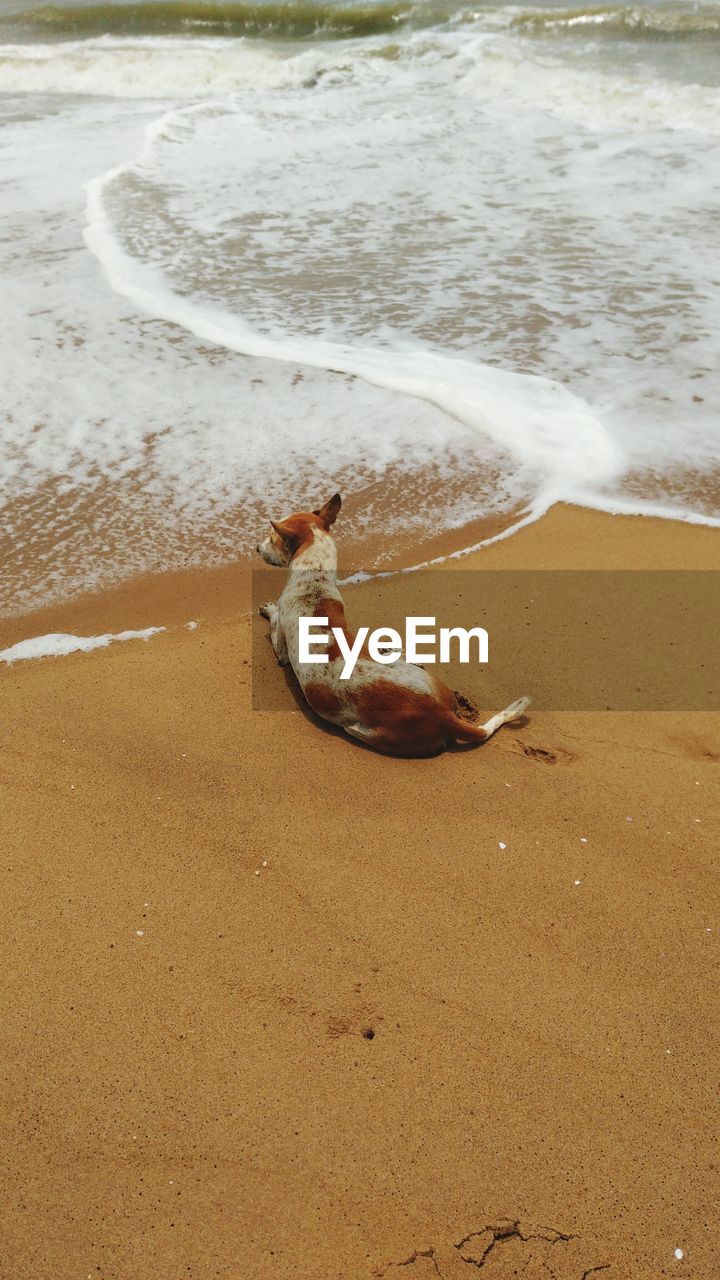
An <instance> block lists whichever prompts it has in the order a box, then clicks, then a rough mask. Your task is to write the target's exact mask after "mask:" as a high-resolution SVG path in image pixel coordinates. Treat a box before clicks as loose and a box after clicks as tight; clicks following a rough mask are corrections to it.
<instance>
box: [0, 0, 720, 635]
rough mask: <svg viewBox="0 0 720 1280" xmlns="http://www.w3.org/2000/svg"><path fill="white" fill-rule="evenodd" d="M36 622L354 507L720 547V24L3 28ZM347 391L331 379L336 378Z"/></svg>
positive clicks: (16, 391)
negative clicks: (329, 501) (75, 601)
mask: <svg viewBox="0 0 720 1280" xmlns="http://www.w3.org/2000/svg"><path fill="white" fill-rule="evenodd" d="M0 42H2V44H1V46H0V147H1V148H2V164H3V176H4V178H5V182H4V189H3V195H2V217H1V221H0V257H1V259H2V267H3V272H4V275H5V278H6V281H7V284H6V289H5V307H4V314H5V317H6V325H7V333H8V334H9V335H12V341H11V342H10V341H8V342H7V343H6V346H5V353H4V357H3V365H4V378H3V383H4V404H3V411H4V416H5V423H4V429H3V432H2V437H1V438H0V500H2V501H3V503H4V507H3V513H4V520H3V522H2V531H1V532H0V550H1V553H2V556H3V561H4V563H5V564H6V566H7V572H6V575H5V583H4V587H3V590H4V593H5V594H4V598H3V599H2V601H0V607H2V608H3V609H4V610H5V611H6V612H7V611H9V610H11V609H18V608H21V607H27V606H28V605H29V604H36V603H41V602H43V601H45V600H47V599H49V598H54V597H57V596H58V595H62V594H67V593H68V592H69V591H74V590H79V589H82V588H84V587H88V586H99V585H107V584H108V583H110V582H112V581H114V580H116V579H117V578H118V577H121V576H124V575H126V574H128V573H130V572H137V571H140V570H143V569H148V568H151V569H161V568H171V567H179V566H180V565H182V564H187V563H205V562H218V561H221V560H223V559H227V558H229V557H231V556H233V555H236V554H238V552H246V551H248V550H250V549H251V547H252V546H254V544H255V542H256V541H257V537H258V525H259V524H261V523H262V522H263V521H264V519H265V517H266V515H267V514H273V515H278V514H281V513H282V512H284V511H286V510H287V509H288V508H292V507H293V506H295V505H298V504H305V503H307V502H308V501H310V500H312V501H313V504H314V503H315V502H316V501H317V499H318V497H322V496H323V495H324V493H325V490H326V489H327V488H328V487H329V488H330V489H332V488H335V487H337V486H342V487H343V488H349V491H350V493H351V494H352V493H354V494H355V502H354V503H353V502H352V501H351V502H350V504H349V516H348V521H347V524H346V536H347V537H348V538H349V539H351V540H354V542H355V544H356V545H357V546H361V545H362V540H363V536H364V534H365V533H367V531H368V530H369V529H370V528H371V527H372V526H374V527H375V528H377V524H378V522H379V521H381V522H382V527H383V530H384V535H385V542H386V549H387V555H388V556H390V555H391V553H392V549H393V547H395V549H396V550H397V549H399V548H400V547H401V546H402V547H403V555H404V558H405V559H406V560H407V559H408V558H410V559H412V548H413V544H415V543H418V544H419V543H420V542H421V541H422V538H423V535H424V534H425V533H426V532H427V530H428V528H429V527H430V526H432V528H433V529H434V530H437V529H438V528H443V527H445V528H448V527H455V528H458V529H459V528H461V527H462V526H464V525H465V524H467V523H468V522H471V521H475V522H478V521H479V522H480V527H481V528H482V527H483V523H485V524H486V525H487V530H488V531H493V532H494V531H496V530H497V528H498V527H502V526H504V525H511V524H512V522H513V521H515V520H517V519H520V518H523V516H525V517H527V514H528V513H530V514H537V513H539V512H540V511H542V510H544V509H546V508H547V506H548V505H549V504H550V503H551V502H553V501H555V500H558V499H566V500H570V501H576V502H581V503H585V504H587V505H591V506H598V507H604V508H607V509H621V510H628V511H655V512H658V513H661V514H667V515H675V516H680V517H684V518H690V519H698V520H703V521H708V522H714V521H716V520H717V519H718V516H720V501H719V497H720V494H719V490H720V484H719V479H718V472H719V470H720V468H719V467H718V434H717V404H718V380H719V377H720V375H719V374H718V359H717V356H718V339H717V332H718V320H719V318H720V317H719V312H720V307H719V305H718V296H719V288H720V286H719V283H718V281H719V276H720V267H719V265H718V250H717V242H718V237H717V207H718V194H719V192H718V188H719V186H720V90H719V89H718V81H719V80H720V58H719V57H718V53H719V51H720V7H718V6H717V5H707V4H701V5H700V4H694V3H687V2H683V0H676V3H674V4H662V5H641V6H622V5H615V6H602V7H596V8H588V9H578V8H577V7H573V8H570V7H567V6H558V5H556V6H547V5H543V6H541V7H540V6H538V7H531V6H524V7H521V6H517V5H514V6H507V5H491V6H486V7H483V8H477V7H470V6H467V5H466V6H465V7H460V6H447V5H444V4H438V3H436V4H425V5H415V6H413V5H410V4H396V5H393V4H378V5H374V6H373V5H362V6H358V5H351V4H347V5H338V4H321V5H317V6H312V5H310V4H303V5H293V4H283V5H273V4H266V5H261V4H260V5H240V4H229V5H217V4H215V5H209V6H203V5H202V4H198V3H193V4H177V5H173V4H168V3H161V4H152V3H151V4H147V5H142V4H140V5H111V6H99V5H87V6H76V7H73V8H72V9H70V8H68V7H62V8H57V7H56V8H52V7H51V8H43V9H38V8H37V7H33V6H31V5H25V6H24V11H22V12H21V11H20V6H17V5H15V4H13V3H12V0H4V3H3V5H2V7H0ZM331 370H332V371H333V372H329V371H331Z"/></svg>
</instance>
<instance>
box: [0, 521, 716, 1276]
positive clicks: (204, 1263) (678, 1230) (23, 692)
mask: <svg viewBox="0 0 720 1280" xmlns="http://www.w3.org/2000/svg"><path fill="white" fill-rule="evenodd" d="M338 535H339V538H340V539H341V536H342V529H341V526H338ZM719 545H720V544H719V543H718V534H717V532H716V531H712V530H708V529H705V528H702V527H691V526H684V525H678V524H670V523H666V522H658V521H651V520H640V519H624V518H619V517H609V516H602V515H598V514H596V513H593V512H587V511H578V510H574V509H568V508H558V509H556V510H554V511H553V512H551V513H550V514H549V516H547V517H546V518H545V519H544V520H543V521H541V522H540V523H539V524H537V525H534V526H532V527H530V528H528V529H526V530H523V531H521V532H520V533H518V534H516V535H515V536H514V537H512V538H511V539H509V540H508V541H506V542H501V543H498V544H496V545H495V546H493V547H491V548H487V549H486V550H484V551H482V552H480V553H477V555H476V556H475V557H474V558H473V559H472V560H471V561H468V560H467V559H466V560H463V561H456V562H451V564H450V565H449V566H448V567H449V569H450V571H452V565H453V564H455V565H457V567H458V568H467V567H469V564H475V565H476V566H478V567H483V568H488V569H491V568H504V567H513V568H518V567H524V568H532V567H545V568H549V567H558V568H559V567H566V568H584V567H644V566H647V567H658V568H671V567H673V568H677V567H696V568H716V567H717V564H718V546H719ZM445 571H446V570H442V572H445ZM280 581H281V580H280V578H279V579H278V591H279V590H280ZM394 581H395V580H393V579H389V580H387V583H386V585H385V586H384V587H383V588H382V590H385V591H387V592H388V593H392V591H393V582H394ZM408 581H409V579H408ZM370 590H372V591H377V590H378V588H377V586H374V587H373V588H371V589H370ZM363 592H365V593H366V594H367V593H368V588H364V587H357V588H353V589H352V590H351V591H349V592H348V601H349V603H350V608H351V611H352V615H353V616H354V617H355V618H356V619H358V615H359V614H360V613H361V611H362V601H363ZM417 611H418V612H420V613H422V607H421V601H418V609H417ZM190 620H197V621H198V622H199V626H198V627H197V629H195V630H188V629H186V626H185V624H186V623H187V622H188V621H190ZM159 625H165V626H167V627H168V631H167V632H166V633H165V634H163V635H160V636H157V637H155V638H153V639H152V640H150V641H148V642H147V643H144V642H142V641H139V642H136V641H132V642H128V643H126V644H119V645H115V646H113V647H111V648H109V649H106V650H101V651H98V652H95V653H92V654H87V655H84V654H78V655H72V656H69V657H65V658H61V659H45V660H40V661H34V662H27V663H19V664H16V665H14V666H12V667H10V668H8V669H2V670H0V682H1V683H2V693H3V715H2V721H1V723H0V736H1V738H2V751H1V754H0V798H1V801H0V802H1V803H2V812H3V819H4V821H3V840H2V844H3V888H4V892H3V894H2V898H1V899H0V912H1V913H2V918H1V923H0V938H1V939H2V943H1V945H2V950H3V958H2V962H3V970H4V973H5V985H6V1002H5V1003H6V1014H5V1019H4V1027H3V1038H2V1051H1V1055H0V1056H1V1059H2V1076H3V1086H4V1087H3V1090H2V1096H1V1100H0V1115H1V1116H2V1125H3V1133H4V1137H5V1142H4V1148H5V1158H4V1161H3V1171H2V1174H1V1175H0V1185H1V1186H2V1203H3V1212H2V1215H1V1222H0V1259H1V1261H0V1274H2V1276H3V1280H4V1278H5V1277H7V1280H69V1278H70V1277H79V1278H80V1280H83V1278H84V1277H90V1276H92V1277H96V1276H97V1277H100V1278H101V1280H111V1278H115V1280H177V1278H178V1277H180V1276H188V1277H197V1278H202V1280H204V1278H205V1277H217V1276H219V1277H224V1278H227V1280H265V1278H266V1277H267V1278H268V1280H269V1278H270V1277H273V1280H274V1278H276V1277H279V1278H280V1280H286V1278H287V1280H291V1278H294V1277H302V1278H303V1280H363V1278H364V1277H380V1276H390V1277H392V1276H394V1275H397V1276H398V1280H401V1278H402V1280H406V1278H407V1280H434V1277H437V1276H440V1277H441V1278H442V1280H460V1278H461V1277H463V1276H465V1277H467V1276H469V1275H473V1274H474V1272H475V1269H477V1267H478V1266H481V1267H482V1270H483V1274H484V1276H486V1277H487V1278H488V1280H504V1278H505V1277H511V1276H515V1275H520V1274H522V1275H523V1276H525V1277H526V1280H540V1277H543V1280H546V1277H547V1276H548V1275H549V1276H553V1277H555V1280H583V1277H585V1280H587V1277H588V1276H590V1275H594V1274H600V1275H603V1276H604V1275H606V1274H607V1276H608V1277H609V1278H610V1277H617V1278H618V1280H630V1278H631V1277H632V1278H633V1280H657V1278H658V1277H663V1276H676V1275H685V1276H688V1277H693V1280H712V1277H714V1276H716V1275H717V1274H719V1273H720V1232H719V1231H718V1225H717V1213H716V1206H717V1201H718V1193H719V1191H720V1186H719V1180H718V1173H717V1167H716V1166H717V1142H716V1136H717V1132H718V1123H719V1121H720V1105H719V1103H718V1091H717V1062H718V1053H719V1049H720V1045H719V1044H718V1040H719V1039H720V1037H719V1036H718V1030H717V1017H716V1005H717V946H718V942H719V940H720V919H718V915H717V856H718V855H717V850H718V847H720V840H719V836H720V830H719V828H720V803H719V801H720V724H719V723H718V717H717V715H710V714H700V713H696V714H693V715H688V714H679V713H677V714H658V713H655V714H652V713H643V714H641V713H634V714H632V715H630V714H624V715H623V714H609V713H605V714H589V713H585V714H569V713H567V714H559V713H557V714H553V713H542V714H540V713H536V714H533V713H532V712H531V713H530V715H529V718H528V721H527V723H525V724H521V725H519V726H513V727H511V728H506V729H504V730H503V731H502V732H501V733H499V734H498V735H497V736H496V737H495V738H494V739H493V740H492V741H491V742H490V743H489V744H487V746H485V747H483V748H481V749H479V750H476V751H470V752H455V753H447V754H446V755H444V756H442V757H440V758H438V759H434V760H424V761H423V760H421V761H403V760H394V759H386V758H383V757H379V756H376V755H374V754H372V753H371V752H369V751H366V750H364V749H362V748H361V747H359V746H357V745H356V744H354V743H352V742H351V741H350V740H349V739H347V738H344V737H341V736H339V735H338V734H336V733H334V732H333V731H331V730H325V729H323V728H321V727H319V726H318V725H317V723H315V722H313V721H311V720H310V719H308V717H307V716H306V715H305V714H304V713H303V711H302V710H301V709H300V708H299V707H298V706H297V705H296V704H295V702H294V700H293V698H292V693H291V691H290V690H289V689H288V690H287V704H288V705H287V710H286V711H284V712H278V713H260V712H255V711H253V710H252V709H251V698H250V695H251V664H250V657H251V642H250V638H251V627H259V628H260V629H261V632H262V629H264V625H265V624H263V623H262V622H261V621H260V620H255V619H254V618H251V617H250V614H249V569H248V567H247V566H244V565H239V566H236V567H233V568H231V569H227V570H221V571H217V572H213V573H194V572H193V573H186V574H179V575H172V576H171V575H168V576H166V577H163V578H155V579H152V578H148V579H145V580H139V581H136V582H133V583H130V584H128V585H126V586H125V587H123V588H122V589H120V590H119V591H116V592H114V593H110V594H107V595H104V596H98V597H86V598H85V599H83V600H80V601H77V602H75V603H73V604H71V605H66V606H60V607H57V608H54V609H52V610H47V611H44V612H42V613H38V614H35V615H32V616H31V617H25V618H16V619H13V620H12V621H10V622H8V623H6V624H3V626H2V628H1V636H0V647H4V646H5V645H9V644H11V643H14V641H15V640H18V639H21V638H24V637H27V636H30V635H38V634H43V633H45V632H48V631H53V630H62V631H77V632H79V633H82V634H88V635H89V634H99V633H102V632H106V631H119V630H123V629H125V628H141V627H146V626H159ZM278 679H282V677H281V675H280V673H278ZM519 692H521V691H520V690H516V689H513V690H509V691H508V694H509V696H514V695H515V694H517V693H519ZM503 846H504V847H503ZM264 864H267V865H264ZM676 1249H681V1250H682V1251H683V1257H682V1259H678V1258H676V1256H675V1252H674V1251H675V1250H676ZM473 1263H474V1264H475V1266H473Z"/></svg>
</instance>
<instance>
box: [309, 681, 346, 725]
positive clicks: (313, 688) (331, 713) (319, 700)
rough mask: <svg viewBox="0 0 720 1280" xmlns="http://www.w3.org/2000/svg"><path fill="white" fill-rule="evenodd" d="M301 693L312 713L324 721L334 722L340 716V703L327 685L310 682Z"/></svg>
mask: <svg viewBox="0 0 720 1280" xmlns="http://www.w3.org/2000/svg"><path fill="white" fill-rule="evenodd" d="M303 692H304V694H305V697H306V698H307V700H308V702H309V703H310V706H311V707H312V709H313V711H316V712H317V714H318V715H319V716H322V717H323V719H324V720H334V719H335V717H336V716H338V715H339V714H340V711H341V710H342V703H341V701H340V699H339V698H338V697H337V695H336V694H334V693H333V691H332V689H328V687H327V685H324V684H319V683H317V682H315V681H312V680H311V681H310V682H309V683H308V684H306V685H305V688H304V690H303Z"/></svg>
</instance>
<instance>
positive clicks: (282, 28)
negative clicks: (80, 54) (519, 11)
mask: <svg viewBox="0 0 720 1280" xmlns="http://www.w3.org/2000/svg"><path fill="white" fill-rule="evenodd" d="M455 7H456V6H454V5H453V4H452V3H451V2H450V0H426V2H425V3H419V4H418V3H413V2H412V0H378V2H376V3H372V4H353V3H347V4H337V3H334V2H333V0H299V2H298V0H274V2H273V0H268V3H261V4H247V3H242V2H241V0H229V3H223V4H217V3H213V2H212V0H207V2H206V0H148V2H147V3H131V4H94V5H83V6H77V7H75V6H72V7H65V6H60V5H46V6H43V7H41V8H37V9H29V10H26V11H25V12H20V13H10V14H4V15H3V16H2V17H0V30H2V27H3V26H5V27H8V26H12V27H13V29H14V30H19V31H23V30H24V31H26V32H27V34H28V35H29V36H31V37H32V36H34V37H37V36H38V34H40V35H43V36H46V37H47V36H52V37H55V38H66V39H77V38H79V37H80V38H85V37H89V36H100V35H133V36H142V35H175V36H178V35H179V36H182V35H189V34H195V35H216V36H262V37H276V38H277V37H281V38H285V39H307V38H313V39H318V38H326V39H338V38H341V39H347V38H348V37H352V36H372V35H381V34H383V33H386V32H389V31H393V30H395V29H397V28H398V27H402V26H404V25H405V24H407V23H408V22H412V24H413V25H420V26H433V25H435V24H436V23H438V22H443V21H446V20H447V19H448V18H449V17H450V15H451V14H452V12H453V9H454V8H455Z"/></svg>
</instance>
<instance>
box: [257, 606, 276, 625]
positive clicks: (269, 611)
mask: <svg viewBox="0 0 720 1280" xmlns="http://www.w3.org/2000/svg"><path fill="white" fill-rule="evenodd" d="M258 613H259V614H260V617H261V618H266V619H267V621H268V622H272V620H273V617H274V615H275V614H276V613H277V605H276V604H271V603H269V604H261V605H260V608H259V609H258Z"/></svg>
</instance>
